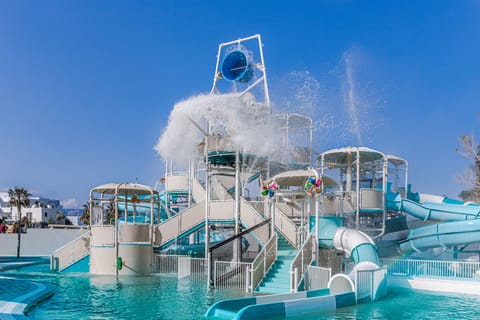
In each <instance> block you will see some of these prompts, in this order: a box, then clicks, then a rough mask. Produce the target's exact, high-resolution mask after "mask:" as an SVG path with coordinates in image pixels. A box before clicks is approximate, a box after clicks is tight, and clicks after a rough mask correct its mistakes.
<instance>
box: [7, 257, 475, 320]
mask: <svg viewBox="0 0 480 320" xmlns="http://www.w3.org/2000/svg"><path fill="white" fill-rule="evenodd" d="M2 274H5V275H6V274H8V275H12V276H16V277H21V278H25V279H30V280H36V281H42V282H48V283H51V284H54V285H55V286H56V287H57V289H56V292H55V294H54V295H53V296H52V297H51V298H50V299H49V300H47V301H44V302H43V303H41V304H39V305H37V306H35V307H34V308H33V309H32V310H31V311H30V312H29V313H28V314H27V317H26V318H27V319H42V320H43V319H142V320H148V319H165V320H167V319H172V320H173V319H184V320H190V319H202V318H203V314H204V313H205V311H206V310H207V309H208V307H209V306H210V305H211V304H212V303H214V302H215V301H218V300H220V299H226V298H231V297H239V296H243V295H245V293H244V292H243V290H238V289H228V290H227V289H224V290H206V288H205V284H204V283H203V282H196V281H189V280H178V279H177V278H176V277H175V276H168V275H152V276H145V277H122V278H120V280H119V281H116V280H115V278H113V277H99V276H90V275H85V274H52V273H49V272H47V269H46V267H45V270H40V269H39V266H36V267H32V268H27V269H24V270H22V271H9V272H4V273H2ZM479 304H480V296H461V295H441V294H426V293H421V292H414V291H410V290H397V289H395V290H392V289H391V290H389V294H388V296H387V297H386V298H384V299H382V300H380V301H377V302H374V303H371V304H360V305H356V306H353V307H347V308H342V309H337V311H336V312H335V313H324V314H316V315H312V316H308V317H301V318H289V319H303V320H311V319H365V320H366V319H402V320H405V319H411V320H413V319H415V320H416V319H435V320H440V319H469V320H470V319H480V312H479V311H478V305H479ZM259 318H260V317H259Z"/></svg>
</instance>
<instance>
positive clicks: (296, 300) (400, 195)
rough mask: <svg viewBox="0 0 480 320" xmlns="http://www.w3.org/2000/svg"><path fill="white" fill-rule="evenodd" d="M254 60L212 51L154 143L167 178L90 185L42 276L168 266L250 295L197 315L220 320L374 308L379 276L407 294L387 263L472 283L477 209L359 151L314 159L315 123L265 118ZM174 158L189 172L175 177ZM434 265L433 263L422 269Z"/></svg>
mask: <svg viewBox="0 0 480 320" xmlns="http://www.w3.org/2000/svg"><path fill="white" fill-rule="evenodd" d="M262 50H263V45H262V42H261V38H260V36H259V35H255V36H252V37H248V38H243V39H239V40H235V41H231V42H227V43H222V44H221V45H220V46H219V49H218V54H217V63H216V67H215V73H214V80H213V87H212V90H211V92H210V94H209V95H208V96H202V97H196V98H195V99H193V100H192V101H187V102H185V103H184V104H180V105H178V108H177V107H176V108H175V110H174V111H172V115H171V119H170V122H169V127H167V128H166V131H165V133H164V134H163V135H162V137H161V138H160V141H159V145H158V148H157V149H158V150H159V152H160V153H161V154H162V156H163V157H164V158H165V175H164V177H163V178H162V179H161V180H159V182H158V184H157V186H155V188H152V187H148V186H144V185H140V184H128V183H123V184H122V183H119V184H118V183H116V184H115V183H112V184H105V185H101V186H98V187H95V188H93V189H92V190H91V192H90V202H89V203H90V221H91V230H90V233H88V234H84V235H82V237H80V238H78V239H76V240H75V241H73V242H72V243H69V244H67V245H66V246H64V247H62V248H60V249H59V250H57V251H56V252H54V253H53V255H52V260H51V261H52V269H54V270H57V271H69V270H70V271H72V270H79V268H82V267H81V266H83V267H84V268H88V270H89V272H90V273H92V274H96V275H115V276H121V275H137V274H151V273H156V272H162V270H166V269H168V268H170V265H168V266H167V267H166V265H167V262H168V261H170V262H171V261H174V267H173V268H175V270H177V272H179V277H180V273H181V274H182V275H181V276H182V277H184V276H192V275H193V274H195V273H197V274H200V275H201V276H202V279H205V281H206V282H207V283H208V285H209V286H215V287H222V286H223V287H225V286H227V287H228V286H238V287H241V288H244V289H245V291H247V292H253V293H256V294H257V293H258V296H250V297H246V298H238V299H230V300H223V301H219V302H217V303H215V304H213V305H212V306H211V307H210V309H209V310H208V311H207V313H206V316H207V317H209V316H214V317H216V318H225V319H255V318H260V317H262V318H269V317H277V318H278V317H291V316H301V315H304V314H312V313H318V312H324V311H328V310H334V309H336V308H339V307H343V306H347V305H352V304H356V303H357V302H364V301H375V300H378V299H380V298H382V297H384V296H385V295H386V294H387V275H388V276H389V277H390V276H392V277H397V278H395V279H394V280H395V281H396V282H398V283H403V284H404V285H405V286H410V287H412V286H415V285H414V284H412V283H414V282H415V281H414V280H415V279H413V278H412V276H411V273H409V274H403V272H404V269H402V268H401V266H400V264H399V263H397V264H395V265H391V263H389V262H388V260H382V259H383V258H387V257H398V256H401V255H405V254H408V255H412V256H414V257H415V260H414V261H417V262H418V261H421V263H417V264H415V267H412V270H413V269H415V272H417V274H421V272H422V270H423V271H424V270H425V268H427V269H428V268H430V267H429V265H430V264H429V263H430V261H433V262H438V263H437V264H434V265H433V267H432V268H431V269H432V270H433V273H430V275H432V277H434V276H439V275H440V276H441V275H444V276H445V277H446V278H448V277H449V276H448V275H452V276H451V277H450V280H451V278H452V277H454V276H459V275H460V278H468V279H470V280H471V279H475V278H476V277H477V276H480V271H479V270H480V266H479V265H478V264H476V265H474V266H473V267H472V265H471V264H469V267H468V270H467V267H463V266H462V261H463V260H461V259H465V258H472V256H475V255H476V256H475V257H476V260H478V255H479V252H480V251H479V243H480V219H479V218H480V205H478V204H474V203H463V202H460V201H457V200H453V199H449V198H446V197H440V196H434V195H428V194H418V193H413V192H411V189H410V184H409V181H408V162H407V161H406V160H404V159H402V158H399V157H397V156H393V155H387V154H384V153H382V152H380V151H377V150H373V149H370V148H367V147H343V148H338V149H332V150H327V151H325V152H322V153H320V154H319V155H317V156H316V157H315V156H314V152H313V141H312V137H313V134H312V132H313V121H312V119H311V118H309V117H307V116H305V115H301V114H297V113H286V114H274V113H273V111H272V108H271V106H270V97H269V93H268V83H267V74H266V67H265V62H264V57H263V51H262ZM197 105H199V106H201V108H200V107H199V108H197V107H196V106H197ZM176 122H177V123H176ZM185 126H187V127H188V129H185ZM179 127H181V128H183V129H182V131H179V130H178V128H179ZM175 129H176V130H175ZM185 131H187V132H185ZM175 132H176V134H177V135H182V139H183V141H182V140H180V141H182V144H181V145H180V144H176V143H174V140H175V139H179V138H178V137H176V136H175ZM265 136H267V137H265ZM190 140H191V141H190ZM182 148H187V149H188V150H187V154H188V157H187V159H184V160H186V161H185V163H183V167H184V168H188V170H186V171H185V172H177V171H176V168H177V167H180V166H181V165H182V164H177V163H175V162H174V161H173V160H172V159H174V158H176V156H178V155H179V154H180V155H182ZM435 255H436V256H440V255H443V256H442V258H443V260H444V261H440V260H432V259H430V260H425V259H423V260H422V258H425V257H426V258H431V257H433V256H435ZM447 256H448V257H447ZM446 259H453V260H452V261H453V262H451V261H450V260H449V261H445V260H446ZM402 261H403V260H402ZM405 261H406V260H405ZM164 268H166V269H164ZM409 268H410V267H409ZM452 268H454V270H453V269H452ZM168 270H172V269H168ZM409 270H410V269H409ZM412 270H411V271H412ZM445 270H446V271H448V272H447V273H444V271H445ZM452 270H453V271H452ZM451 272H453V273H451ZM402 275H403V276H404V277H403V278H402V277H401V276H402ZM400 278H401V279H400ZM426 278H428V277H423V279H422V280H425V279H426ZM389 279H390V278H389ZM402 279H403V280H404V281H403V282H402ZM389 281H390V280H389ZM412 281H413V282H412ZM418 283H420V282H418ZM421 285H422V284H419V286H417V287H418V288H421V289H428V287H429V286H430V287H431V283H430V285H429V284H424V287H421ZM479 287H480V286H479V284H478V283H475V285H474V286H472V287H471V290H469V291H468V293H476V294H480V289H479ZM434 289H435V288H433V290H434ZM439 290H440V289H439ZM266 294H268V295H266Z"/></svg>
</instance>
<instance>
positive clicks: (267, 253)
mask: <svg viewBox="0 0 480 320" xmlns="http://www.w3.org/2000/svg"><path fill="white" fill-rule="evenodd" d="M276 259H277V235H276V234H273V236H272V237H270V239H269V240H268V241H267V243H265V246H264V247H263V248H262V250H261V251H260V252H259V253H258V255H257V257H256V258H255V260H253V262H252V265H251V268H250V274H251V275H250V281H251V282H250V289H251V291H252V292H253V291H254V290H255V289H256V288H257V286H258V285H259V284H260V282H261V281H262V279H263V278H264V277H265V275H266V274H267V272H268V270H270V268H271V266H272V265H273V263H274V262H275V260H276Z"/></svg>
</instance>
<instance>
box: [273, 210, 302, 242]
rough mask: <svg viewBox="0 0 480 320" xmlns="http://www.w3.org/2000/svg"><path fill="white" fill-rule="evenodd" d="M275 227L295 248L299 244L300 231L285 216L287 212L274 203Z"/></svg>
mask: <svg viewBox="0 0 480 320" xmlns="http://www.w3.org/2000/svg"><path fill="white" fill-rule="evenodd" d="M275 215H276V217H275V228H277V230H278V231H280V233H281V234H282V235H283V236H284V237H285V239H287V240H288V242H290V243H291V244H292V245H293V246H294V247H295V248H297V247H298V245H299V244H300V239H299V238H300V233H299V230H298V227H297V225H296V224H295V223H294V222H293V221H292V220H291V219H290V218H289V217H288V216H287V214H286V213H285V212H284V211H283V210H282V208H281V207H279V206H278V205H277V204H275Z"/></svg>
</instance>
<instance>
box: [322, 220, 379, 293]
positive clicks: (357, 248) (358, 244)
mask: <svg viewBox="0 0 480 320" xmlns="http://www.w3.org/2000/svg"><path fill="white" fill-rule="evenodd" d="M340 222H341V220H340V219H338V217H321V218H319V243H320V244H321V245H325V246H332V245H333V246H334V247H335V249H337V250H339V251H342V252H344V253H345V255H346V256H347V257H351V258H352V259H353V261H354V262H355V267H354V268H353V270H352V272H351V273H350V274H349V275H345V274H336V275H334V276H333V277H332V278H331V279H330V281H329V283H328V287H329V289H330V292H331V294H338V293H342V292H348V291H354V289H355V284H354V282H353V281H354V279H355V271H356V270H372V269H378V268H379V266H380V261H379V258H378V253H377V247H376V246H375V243H374V242H373V240H372V239H371V238H370V237H369V236H368V235H367V234H365V233H364V232H362V231H359V230H355V229H349V228H345V227H339V224H340ZM383 282H384V281H382V283H380V284H379V286H381V285H384V283H383Z"/></svg>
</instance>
